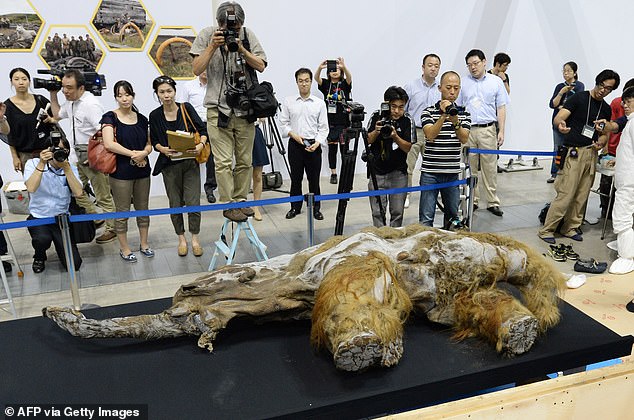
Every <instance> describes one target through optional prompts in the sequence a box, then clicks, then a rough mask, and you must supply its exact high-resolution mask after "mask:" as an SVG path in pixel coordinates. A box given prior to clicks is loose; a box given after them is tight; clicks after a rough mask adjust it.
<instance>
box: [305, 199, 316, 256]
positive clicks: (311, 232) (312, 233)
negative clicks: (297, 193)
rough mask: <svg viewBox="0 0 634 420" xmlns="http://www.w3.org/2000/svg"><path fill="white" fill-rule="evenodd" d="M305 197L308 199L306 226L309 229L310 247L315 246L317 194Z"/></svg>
mask: <svg viewBox="0 0 634 420" xmlns="http://www.w3.org/2000/svg"><path fill="white" fill-rule="evenodd" d="M304 197H305V198H306V226H307V229H308V246H313V245H315V219H314V218H313V211H314V207H315V194H313V193H308V194H306V195H305V196H304Z"/></svg>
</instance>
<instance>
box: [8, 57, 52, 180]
mask: <svg viewBox="0 0 634 420" xmlns="http://www.w3.org/2000/svg"><path fill="white" fill-rule="evenodd" d="M9 79H10V80H11V86H12V87H13V89H14V90H15V95H14V96H12V97H10V98H8V99H7V100H6V101H4V102H3V103H0V133H1V134H6V135H7V137H8V141H9V149H10V150H11V157H12V158H13V169H15V170H16V171H20V172H24V165H25V163H26V161H27V160H29V159H32V158H33V157H37V156H39V155H40V152H41V151H42V150H44V149H46V148H47V147H49V146H50V137H49V135H50V129H51V126H50V124H46V123H44V122H42V121H41V119H40V118H41V117H40V116H41V115H43V114H44V113H45V110H47V108H48V104H49V101H48V99H46V98H45V97H43V96H42V95H37V94H32V93H31V92H29V88H30V86H31V75H30V74H29V72H28V71H26V70H25V69H23V68H21V67H16V68H14V69H12V70H11V71H10V72H9Z"/></svg>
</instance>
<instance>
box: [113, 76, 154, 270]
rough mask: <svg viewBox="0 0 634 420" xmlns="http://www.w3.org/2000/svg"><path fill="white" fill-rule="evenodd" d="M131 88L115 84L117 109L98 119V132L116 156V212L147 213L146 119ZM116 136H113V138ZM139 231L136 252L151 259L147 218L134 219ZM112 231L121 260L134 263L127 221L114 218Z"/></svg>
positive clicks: (148, 150) (127, 84) (149, 148)
mask: <svg viewBox="0 0 634 420" xmlns="http://www.w3.org/2000/svg"><path fill="white" fill-rule="evenodd" d="M134 97H135V94H134V89H133V88H132V85H131V84H130V82H128V81H126V80H120V81H118V82H117V83H115V85H114V98H115V100H116V101H117V105H118V108H117V109H115V110H114V111H109V112H107V113H105V114H104V115H103V117H102V118H101V131H102V135H103V141H104V145H105V147H106V149H108V150H109V151H110V152H112V153H116V155H117V169H116V170H115V171H114V172H113V173H112V174H110V188H111V189H112V198H113V199H114V205H115V208H116V210H117V211H118V212H122V211H130V204H134V209H135V210H147V209H148V208H149V207H148V203H149V198H150V162H149V159H148V155H149V154H150V153H151V152H152V144H151V143H150V138H149V136H148V120H147V118H146V117H145V116H143V115H142V114H141V113H140V112H139V110H138V109H137V107H136V106H135V105H134ZM115 133H116V136H115ZM136 224H137V227H138V229H139V239H140V242H141V244H140V246H139V252H140V253H141V254H143V255H144V256H146V257H148V258H151V257H153V256H154V250H152V248H150V245H149V244H148V230H149V227H150V218H149V216H139V217H137V218H136ZM114 229H115V232H116V234H117V239H118V240H119V255H120V256H121V258H122V259H123V260H124V261H127V262H136V261H137V258H136V255H135V254H134V253H133V252H132V250H131V249H130V245H129V243H128V234H127V232H128V219H127V218H120V219H115V221H114Z"/></svg>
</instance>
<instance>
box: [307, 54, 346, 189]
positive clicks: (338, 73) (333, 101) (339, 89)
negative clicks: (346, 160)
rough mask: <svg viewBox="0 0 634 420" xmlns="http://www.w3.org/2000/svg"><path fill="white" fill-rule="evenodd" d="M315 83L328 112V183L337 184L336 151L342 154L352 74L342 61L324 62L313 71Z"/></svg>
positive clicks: (340, 59)
mask: <svg viewBox="0 0 634 420" xmlns="http://www.w3.org/2000/svg"><path fill="white" fill-rule="evenodd" d="M324 69H326V78H325V79H322V77H321V71H322V70H324ZM315 81H316V82H317V85H318V88H319V91H320V92H321V93H323V95H324V101H326V107H327V110H328V127H329V129H330V131H329V132H328V167H329V168H330V183H331V184H336V183H337V149H338V148H341V153H343V152H344V150H345V148H346V144H345V141H344V138H343V131H344V130H345V129H346V128H347V127H348V126H349V125H350V121H349V119H348V115H347V114H346V113H345V112H344V109H343V103H345V102H347V101H349V100H350V91H351V90H352V74H351V73H350V70H349V69H348V67H347V66H346V64H345V62H344V61H343V57H339V58H338V59H337V60H324V61H322V62H321V63H320V64H319V67H317V71H315Z"/></svg>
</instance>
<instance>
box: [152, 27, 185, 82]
mask: <svg viewBox="0 0 634 420" xmlns="http://www.w3.org/2000/svg"><path fill="white" fill-rule="evenodd" d="M194 39H196V31H195V30H194V28H192V27H191V26H160V27H159V29H158V31H157V32H156V36H155V37H154V39H153V40H152V48H151V49H150V51H149V52H148V55H149V56H150V59H151V60H152V62H153V63H154V65H155V66H156V67H157V68H158V69H159V71H160V72H161V74H164V75H167V76H170V77H171V78H173V79H176V80H189V79H193V78H194V77H196V76H194V73H193V72H192V60H193V58H192V57H191V56H190V55H189V50H190V49H191V47H192V43H193V42H194Z"/></svg>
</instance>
